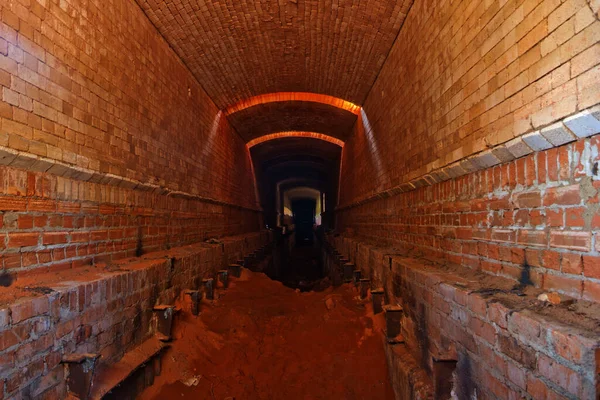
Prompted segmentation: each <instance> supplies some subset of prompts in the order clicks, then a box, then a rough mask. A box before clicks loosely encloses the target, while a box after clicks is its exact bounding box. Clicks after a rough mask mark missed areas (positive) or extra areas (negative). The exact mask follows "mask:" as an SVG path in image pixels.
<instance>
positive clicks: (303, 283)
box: [266, 195, 330, 292]
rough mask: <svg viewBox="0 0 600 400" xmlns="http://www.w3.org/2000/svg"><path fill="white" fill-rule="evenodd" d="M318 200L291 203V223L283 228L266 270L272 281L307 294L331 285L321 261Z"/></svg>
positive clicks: (289, 219)
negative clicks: (271, 260)
mask: <svg viewBox="0 0 600 400" xmlns="http://www.w3.org/2000/svg"><path fill="white" fill-rule="evenodd" d="M320 198H321V196H320V195H319V196H318V197H317V199H313V198H303V199H296V200H294V201H291V202H290V204H289V205H290V207H291V210H289V211H290V212H289V214H291V215H290V216H289V218H287V222H288V224H285V230H284V229H282V235H281V239H280V240H279V245H278V246H276V248H275V250H274V251H275V253H276V254H274V257H273V263H272V266H271V268H270V269H269V270H268V271H266V272H267V275H269V277H270V278H271V279H274V280H278V281H280V282H282V283H283V284H284V285H285V286H288V287H291V288H295V289H300V290H301V291H303V292H306V291H312V290H316V291H320V290H323V289H325V288H327V287H329V286H330V284H329V279H328V278H325V275H324V269H323V264H322V260H321V256H320V255H321V237H322V235H321V234H320V232H321V230H322V227H321V226H320V224H319V221H318V219H319V217H320V211H321V207H320V204H318V200H320Z"/></svg>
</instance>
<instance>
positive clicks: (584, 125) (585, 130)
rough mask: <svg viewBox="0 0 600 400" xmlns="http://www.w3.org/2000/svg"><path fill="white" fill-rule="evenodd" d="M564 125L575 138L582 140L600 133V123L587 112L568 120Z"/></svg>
mask: <svg viewBox="0 0 600 400" xmlns="http://www.w3.org/2000/svg"><path fill="white" fill-rule="evenodd" d="M564 123H565V125H566V126H567V128H569V130H570V131H571V132H573V133H574V134H575V136H577V137H580V138H585V137H589V136H592V135H595V134H597V133H600V121H599V120H598V119H596V117H595V116H594V115H593V114H592V113H590V112H589V111H587V110H586V111H582V112H580V113H578V114H575V115H573V116H571V117H568V118H566V119H565V121H564Z"/></svg>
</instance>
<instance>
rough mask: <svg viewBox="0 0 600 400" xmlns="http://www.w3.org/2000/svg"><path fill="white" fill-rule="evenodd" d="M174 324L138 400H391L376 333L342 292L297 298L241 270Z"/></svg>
mask: <svg viewBox="0 0 600 400" xmlns="http://www.w3.org/2000/svg"><path fill="white" fill-rule="evenodd" d="M221 293H222V294H221V296H220V298H219V299H218V300H216V301H214V302H212V303H205V304H203V309H202V314H201V315H200V316H199V317H192V316H189V315H188V316H186V317H184V318H183V320H181V319H180V320H179V321H178V323H177V325H176V326H175V335H174V337H175V340H174V341H173V345H172V348H171V349H170V350H169V351H168V352H167V353H166V354H165V356H164V357H163V373H162V375H161V376H160V377H157V378H156V381H155V384H154V385H153V386H152V387H150V388H148V389H146V391H145V392H144V393H143V395H142V397H141V398H142V399H180V398H183V399H185V398H188V399H216V400H222V399H226V398H235V399H237V400H246V399H287V400H291V399H328V400H331V399H393V398H394V397H393V392H392V388H391V386H390V383H389V379H388V374H387V367H386V362H385V355H384V351H383V346H382V336H381V335H380V334H379V333H378V332H375V329H374V327H373V321H372V319H371V318H370V317H369V316H368V312H367V309H366V308H367V307H368V305H366V304H365V302H364V301H360V300H358V299H357V298H356V295H357V293H356V292H355V291H354V290H353V289H352V288H351V287H350V285H344V286H343V287H340V288H336V289H333V288H329V289H327V290H326V291H323V292H308V293H300V292H299V291H297V290H294V289H290V288H287V287H285V286H284V285H283V284H281V283H280V282H276V281H273V280H271V279H269V278H268V277H266V276H265V275H263V274H252V273H251V272H248V271H244V275H243V277H242V279H239V280H237V281H235V282H234V283H233V284H232V285H231V286H230V288H229V289H228V290H227V291H226V292H221Z"/></svg>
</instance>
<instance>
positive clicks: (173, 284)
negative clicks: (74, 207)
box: [0, 232, 271, 399]
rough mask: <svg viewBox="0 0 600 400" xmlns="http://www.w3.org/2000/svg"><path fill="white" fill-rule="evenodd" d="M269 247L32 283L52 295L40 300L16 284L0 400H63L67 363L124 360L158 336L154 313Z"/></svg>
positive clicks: (6, 293)
mask: <svg viewBox="0 0 600 400" xmlns="http://www.w3.org/2000/svg"><path fill="white" fill-rule="evenodd" d="M269 240H271V239H270V235H269V233H268V232H260V233H258V232H257V233H251V234H246V235H241V236H235V237H227V238H224V239H223V240H222V241H221V243H219V244H205V243H196V244H194V245H189V246H183V247H176V248H173V249H170V250H166V251H161V252H153V253H148V254H146V255H144V256H143V257H139V258H129V259H127V260H121V261H119V262H114V263H110V264H99V265H96V266H93V267H85V266H82V267H78V268H75V269H71V270H68V271H60V272H59V271H54V272H51V273H47V274H37V275H35V276H31V277H30V280H31V282H32V284H31V285H29V286H28V287H29V288H30V289H35V288H38V289H43V291H45V292H49V293H48V294H38V295H36V294H35V292H36V291H35V290H33V291H32V290H29V291H28V290H27V289H25V288H24V287H23V286H22V285H21V282H20V281H19V280H17V281H16V283H15V284H14V287H12V288H6V289H5V288H0V289H1V290H0V297H1V299H2V300H1V302H2V304H3V305H2V306H0V382H1V383H0V398H38V399H55V398H64V397H65V395H66V393H65V390H66V388H65V377H64V366H63V365H62V364H60V361H61V359H62V357H63V356H65V355H69V354H72V353H99V354H100V355H101V358H100V361H101V363H102V364H104V365H110V364H111V363H113V362H115V361H117V360H119V359H120V358H121V357H122V356H123V354H124V353H125V352H127V351H128V350H129V349H131V348H133V347H135V346H136V345H139V344H140V343H141V342H143V341H144V340H145V339H147V338H149V337H150V336H151V335H153V329H152V327H151V317H152V308H153V306H155V305H158V304H174V302H175V301H176V300H179V301H181V299H180V296H182V291H183V290H185V289H191V288H194V289H195V288H198V287H199V286H200V285H201V282H202V279H203V278H208V277H211V278H214V277H215V274H216V272H217V270H219V269H221V268H222V267H223V266H224V265H227V263H229V262H234V261H235V260H237V259H239V258H242V257H243V256H244V255H247V254H249V253H251V252H252V251H253V250H256V249H257V248H259V247H261V246H262V245H264V244H266V243H268V242H269ZM23 282H25V281H23ZM28 282H29V281H28ZM15 290H20V293H18V292H15ZM13 296H16V297H17V299H16V300H15V299H14V298H13Z"/></svg>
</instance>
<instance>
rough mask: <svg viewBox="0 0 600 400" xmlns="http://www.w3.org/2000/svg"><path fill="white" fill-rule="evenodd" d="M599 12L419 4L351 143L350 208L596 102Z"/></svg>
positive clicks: (572, 2)
mask: <svg viewBox="0 0 600 400" xmlns="http://www.w3.org/2000/svg"><path fill="white" fill-rule="evenodd" d="M592 7H594V8H595V12H596V14H594V13H593V12H592V10H591V8H592ZM598 7H599V6H598V4H597V2H592V3H591V5H588V3H587V2H586V0H568V1H563V2H561V1H559V0H544V1H520V0H509V1H506V2H497V1H492V2H473V1H468V0H462V1H445V2H439V1H417V2H415V4H414V5H413V7H412V8H411V10H410V13H409V14H408V17H407V18H406V20H405V22H404V25H403V27H402V29H401V31H400V34H399V36H398V39H397V40H396V43H395V45H394V46H393V48H392V50H391V52H390V55H389V56H388V58H387V61H386V63H385V64H384V66H383V69H382V71H381V73H380V74H379V77H378V79H377V81H376V82H375V85H374V86H373V88H372V89H371V91H370V93H369V96H368V97H367V99H366V101H365V102H364V103H363V108H364V114H363V121H362V123H360V122H359V123H357V126H356V128H355V134H354V138H353V139H351V140H349V141H348V143H347V147H346V151H345V155H344V161H343V163H344V165H345V166H347V169H346V171H344V173H343V175H342V197H341V204H346V203H349V202H352V201H353V200H354V199H355V198H358V197H362V196H365V195H367V194H370V193H373V192H377V191H380V190H382V189H387V188H389V187H391V186H396V185H398V184H401V183H403V182H407V181H409V180H412V179H414V178H416V177H418V176H422V175H425V174H427V173H430V172H431V171H432V170H433V169H436V168H440V167H443V166H444V165H448V164H450V163H452V162H455V161H457V160H460V159H463V158H464V157H467V156H470V155H471V154H474V153H476V152H479V151H482V150H485V149H487V148H488V147H492V146H495V145H497V144H500V143H504V142H506V141H508V140H510V139H512V138H514V137H516V136H519V135H521V134H524V133H526V132H529V131H532V130H535V129H539V128H541V127H543V126H545V125H548V124H550V123H552V122H554V121H557V120H560V119H562V118H564V117H566V116H568V115H571V114H573V113H575V112H576V111H578V110H584V109H587V108H589V107H591V106H593V105H595V104H598V103H599V102H600V68H599V67H598V64H600V57H599V54H600V53H599V51H600V45H599V44H598V40H599V39H600V21H598V12H599V10H598ZM364 116H366V118H365V117H364ZM363 124H364V126H363ZM365 127H366V129H365ZM365 147H366V148H365Z"/></svg>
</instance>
